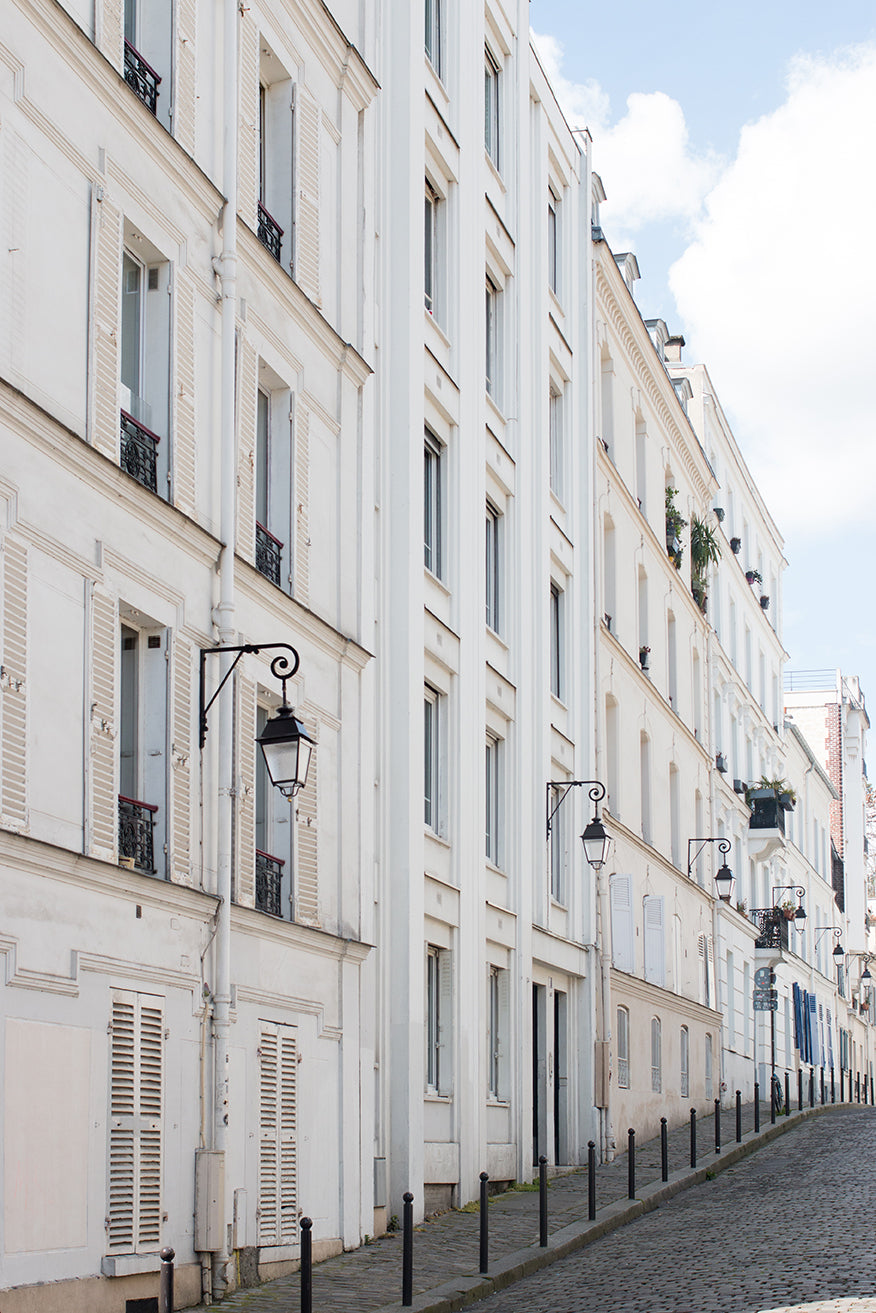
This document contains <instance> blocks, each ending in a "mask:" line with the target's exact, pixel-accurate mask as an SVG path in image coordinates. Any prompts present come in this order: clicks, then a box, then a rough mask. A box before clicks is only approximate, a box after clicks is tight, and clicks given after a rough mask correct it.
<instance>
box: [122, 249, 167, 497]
mask: <svg viewBox="0 0 876 1313" xmlns="http://www.w3.org/2000/svg"><path fill="white" fill-rule="evenodd" d="M130 236H131V249H127V248H126V249H125V251H124V253H123V255H122V340H121V351H120V353H119V357H120V375H121V401H122V405H121V420H120V455H119V463H120V464H121V467H122V469H123V470H125V471H126V473H128V474H130V475H131V476H132V478H135V479H136V480H137V482H138V483H141V484H142V485H143V487H144V488H148V489H149V491H150V492H157V493H159V494H160V495H161V496H163V497H166V496H167V495H168V491H169V486H168V484H169V470H170V467H169V464H168V450H167V448H168V442H167V439H168V433H169V397H170V295H169V293H170V265H169V264H168V262H167V261H166V260H162V259H161V257H160V256H159V255H158V252H157V251H153V250H152V249H148V250H147V247H148V243H146V242H145V240H144V239H143V238H142V237H140V235H139V234H135V233H134V232H133V231H131V232H130ZM134 245H136V246H137V247H138V250H137V251H136V252H135V251H134V250H133V247H134ZM153 257H154V258H153Z"/></svg>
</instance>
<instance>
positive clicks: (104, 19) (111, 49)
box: [95, 0, 124, 73]
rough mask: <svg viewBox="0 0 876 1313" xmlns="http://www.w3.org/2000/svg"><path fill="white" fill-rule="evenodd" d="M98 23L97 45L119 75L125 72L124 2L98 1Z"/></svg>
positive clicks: (113, 0) (122, 0) (114, 0)
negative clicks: (123, 55)
mask: <svg viewBox="0 0 876 1313" xmlns="http://www.w3.org/2000/svg"><path fill="white" fill-rule="evenodd" d="M96 9H97V12H98V15H99V17H98V21H97V23H96V24H95V27H96V31H97V37H98V40H97V44H98V46H99V48H100V51H101V54H103V55H105V56H106V58H107V59H108V60H109V62H110V63H111V64H112V66H113V68H115V69H116V70H117V71H118V72H119V73H121V72H122V71H123V62H122V33H123V30H124V0H97V5H96Z"/></svg>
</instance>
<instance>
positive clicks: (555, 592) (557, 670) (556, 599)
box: [550, 583, 565, 701]
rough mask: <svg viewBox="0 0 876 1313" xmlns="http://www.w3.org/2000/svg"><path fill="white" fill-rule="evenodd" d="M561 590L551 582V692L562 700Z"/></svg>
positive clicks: (562, 636) (562, 618)
mask: <svg viewBox="0 0 876 1313" xmlns="http://www.w3.org/2000/svg"><path fill="white" fill-rule="evenodd" d="M563 622H564V616H563V590H562V588H560V586H559V584H555V583H552V584H551V601H550V631H551V652H550V660H551V692H552V693H553V695H554V697H555V698H559V699H560V701H562V700H563V696H564V693H565V689H564V684H565V671H564V669H563V666H564V662H563V641H564V635H563Z"/></svg>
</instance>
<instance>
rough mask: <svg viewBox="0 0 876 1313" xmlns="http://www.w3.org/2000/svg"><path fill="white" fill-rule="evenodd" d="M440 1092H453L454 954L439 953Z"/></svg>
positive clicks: (445, 950) (447, 952)
mask: <svg viewBox="0 0 876 1313" xmlns="http://www.w3.org/2000/svg"><path fill="white" fill-rule="evenodd" d="M438 1093H439V1094H452V1093H453V955H452V954H451V953H450V952H449V951H448V950H447V949H443V950H442V951H441V952H440V953H439V954H438Z"/></svg>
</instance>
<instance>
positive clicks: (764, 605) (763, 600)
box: [760, 593, 770, 611]
mask: <svg viewBox="0 0 876 1313" xmlns="http://www.w3.org/2000/svg"><path fill="white" fill-rule="evenodd" d="M769 604H770V599H769V594H768V593H761V595H760V609H761V610H762V611H767V610H768V609H769Z"/></svg>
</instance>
